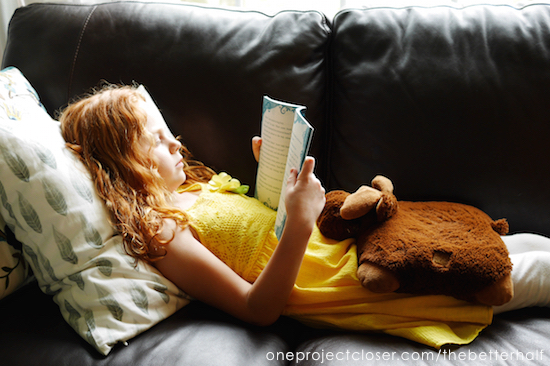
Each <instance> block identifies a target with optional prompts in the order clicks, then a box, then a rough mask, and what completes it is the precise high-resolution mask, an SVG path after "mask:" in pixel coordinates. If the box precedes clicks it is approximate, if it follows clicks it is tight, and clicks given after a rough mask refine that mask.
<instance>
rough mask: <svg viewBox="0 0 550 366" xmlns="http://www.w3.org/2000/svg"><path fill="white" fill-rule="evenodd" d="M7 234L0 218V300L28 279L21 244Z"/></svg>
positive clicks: (4, 224)
mask: <svg viewBox="0 0 550 366" xmlns="http://www.w3.org/2000/svg"><path fill="white" fill-rule="evenodd" d="M9 234H10V230H9V228H6V223H5V221H4V219H3V218H2V216H0V299H2V298H4V297H6V296H8V295H9V294H11V293H12V292H14V291H15V290H17V289H18V288H19V287H20V286H22V285H23V284H24V283H25V282H26V281H27V279H29V266H28V265H27V263H26V262H25V259H24V258H23V253H21V243H19V242H18V241H17V240H14V238H13V236H12V235H9Z"/></svg>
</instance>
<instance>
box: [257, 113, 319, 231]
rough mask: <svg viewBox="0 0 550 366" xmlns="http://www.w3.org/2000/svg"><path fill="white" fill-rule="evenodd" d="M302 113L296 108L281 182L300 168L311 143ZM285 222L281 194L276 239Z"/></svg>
mask: <svg viewBox="0 0 550 366" xmlns="http://www.w3.org/2000/svg"><path fill="white" fill-rule="evenodd" d="M304 113H305V110H304V109H300V110H297V111H296V113H295V119H294V128H293V130H292V137H291V140H290V145H289V149H288V159H287V163H286V167H285V174H284V176H283V184H286V182H287V180H288V176H289V174H290V170H291V169H292V168H296V169H298V172H300V171H301V170H302V166H303V165H304V161H305V159H306V156H307V153H308V151H309V147H310V145H311V140H312V138H313V127H312V126H311V125H310V124H309V122H308V121H307V120H306V119H305V116H304ZM262 149H263V146H262ZM281 189H282V190H283V193H284V185H283V186H281ZM285 223H286V207H285V195H284V194H281V195H280V198H279V204H278V209H277V218H276V220H275V234H276V235H277V238H278V239H280V238H281V235H282V233H283V229H284V226H285Z"/></svg>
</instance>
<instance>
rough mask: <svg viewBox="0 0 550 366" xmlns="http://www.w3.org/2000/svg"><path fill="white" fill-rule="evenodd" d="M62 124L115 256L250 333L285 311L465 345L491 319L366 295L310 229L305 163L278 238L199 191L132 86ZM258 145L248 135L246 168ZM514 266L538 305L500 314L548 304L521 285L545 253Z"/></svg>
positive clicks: (97, 96)
mask: <svg viewBox="0 0 550 366" xmlns="http://www.w3.org/2000/svg"><path fill="white" fill-rule="evenodd" d="M60 121H61V128H62V133H63V137H64V139H65V141H67V145H68V146H69V147H70V148H71V149H72V150H73V151H74V152H75V153H76V154H78V156H79V157H80V158H81V160H82V161H83V162H84V163H85V165H86V166H87V167H88V169H89V170H90V172H91V175H92V179H93V180H94V181H95V184H96V188H97V191H98V193H99V195H100V197H102V199H103V200H104V201H105V204H106V205H107V208H108V209H109V211H110V212H111V215H112V217H111V220H112V223H113V224H114V225H116V227H117V229H118V230H119V232H120V233H121V234H122V236H123V239H124V246H125V250H126V251H127V252H128V253H129V254H130V255H132V256H133V257H135V258H138V259H141V260H145V261H148V262H150V263H152V264H153V265H154V266H156V267H157V268H158V269H159V270H160V272H162V274H163V275H164V276H166V277H167V278H168V279H170V280H171V281H173V282H174V283H175V284H176V285H177V286H178V287H179V288H181V289H182V290H183V291H185V292H186V293H188V294H189V295H191V296H192V297H194V298H195V299H198V300H200V301H203V302H205V303H208V304H210V305H212V306H215V307H217V308H219V309H221V310H223V311H226V312H227V313H229V314H232V315H233V316H235V317H237V318H239V319H242V320H244V321H247V322H250V323H253V324H259V325H268V324H271V323H273V322H274V321H275V320H277V318H278V317H279V316H280V315H281V314H284V315H288V316H292V317H294V318H297V319H298V320H300V321H302V322H304V323H307V324H310V325H314V326H323V327H338V328H344V329H350V330H374V331H383V332H386V333H389V334H393V335H399V336H402V337H405V338H408V339H411V340H414V341H417V342H420V343H423V344H427V345H430V346H433V347H436V348H439V347H441V346H442V345H444V344H449V343H453V344H465V343H469V342H471V341H472V340H473V339H474V338H475V337H476V336H477V334H478V333H479V332H480V331H481V330H482V329H483V328H484V327H485V326H487V325H488V324H490V322H491V319H492V314H493V309H491V308H490V307H486V306H482V305H476V304H471V303H467V302H464V301H459V300H456V299H454V298H450V297H446V296H415V295H408V294H395V293H390V294H373V293H371V292H369V291H368V290H366V289H364V288H363V287H362V286H361V284H360V283H359V281H358V280H357V277H356V275H355V272H356V270H357V256H356V252H355V246H354V245H353V241H352V240H347V241H344V242H341V243H336V242H334V241H331V240H328V239H326V238H324V237H322V235H321V234H320V233H319V232H318V230H317V229H316V227H315V221H316V219H317V217H318V215H319V214H320V212H321V210H322V208H323V206H324V203H325V198H324V194H325V191H324V189H323V187H322V186H321V184H320V182H319V180H318V179H317V178H316V176H315V175H314V167H315V161H314V159H313V158H311V157H308V158H307V159H306V162H305V164H304V167H303V169H302V171H301V172H300V173H299V174H298V172H297V171H296V170H293V171H292V173H291V175H290V178H289V180H288V182H287V186H286V194H287V197H288V199H287V200H286V208H287V211H288V218H287V222H286V226H285V229H284V232H283V235H282V237H281V239H280V241H277V239H276V237H275V234H274V232H273V224H274V220H275V213H274V212H273V211H272V210H270V209H268V208H266V207H265V206H263V205H262V204H261V203H260V202H258V201H257V200H255V199H253V198H250V197H247V196H244V195H242V194H238V193H231V192H228V191H227V190H226V189H224V185H223V184H220V185H219V186H218V187H216V186H215V185H214V186H212V185H209V184H207V182H209V181H210V179H211V178H212V177H213V176H214V172H213V171H212V170H210V169H209V168H207V167H206V166H204V165H203V164H201V163H199V162H196V161H194V160H191V158H190V154H189V152H188V151H187V149H186V148H185V147H183V146H182V145H181V143H180V142H179V141H178V140H177V139H176V138H175V137H174V136H173V135H172V133H171V132H170V130H169V129H168V127H167V125H166V123H165V121H164V119H163V118H162V115H161V114H160V112H159V111H158V109H157V108H156V106H155V105H154V103H153V102H152V101H151V100H150V99H149V100H147V99H146V98H145V97H144V96H143V95H142V94H140V93H139V92H138V91H137V90H136V89H135V88H133V87H114V86H109V87H106V88H104V89H102V90H100V91H98V92H96V93H94V94H93V95H90V96H88V97H86V98H84V99H82V100H80V101H78V102H76V103H74V104H72V105H70V106H69V107H67V109H66V110H65V111H64V112H63V113H62V115H61V117H60ZM260 145H261V139H259V138H258V137H255V138H254V139H253V141H252V146H253V152H254V155H255V157H256V159H257V158H258V155H259V150H260ZM216 179H217V180H218V181H219V177H218V178H216ZM216 179H214V180H215V181H216ZM536 238H537V240H538V241H539V244H540V245H539V244H537V248H539V247H541V248H543V249H544V250H550V244H548V242H547V240H546V239H545V238H542V237H536ZM516 239H518V238H517V237H516ZM512 241H513V240H512ZM548 241H550V240H548ZM516 242H518V243H521V242H522V240H516ZM520 246H521V245H520V244H517V245H516V247H520ZM518 250H519V251H521V249H518ZM531 253H533V252H531ZM533 258H538V259H534V260H533ZM540 258H543V259H540ZM522 261H523V262H522ZM518 263H520V264H521V265H520V266H518ZM518 263H515V265H516V266H518V267H520V269H519V270H518V269H517V268H515V269H514V281H520V283H524V285H522V286H521V289H520V290H519V291H518V286H517V284H516V293H518V292H520V293H521V294H520V296H521V299H523V300H525V301H530V300H531V299H533V298H534V297H535V296H534V295H533V293H524V292H529V291H531V292H533V291H534V292H536V295H537V296H539V297H540V298H537V299H536V302H533V301H531V302H524V303H521V302H520V303H519V304H517V303H516V304H511V305H509V304H507V305H505V306H507V308H502V310H506V309H510V308H514V307H518V306H529V305H547V304H548V302H549V301H550V300H549V297H550V291H548V290H546V291H543V290H544V289H546V288H548V286H546V287H544V286H542V285H540V284H538V283H537V282H536V281H530V282H529V281H525V279H524V277H525V274H526V273H533V274H534V276H535V278H541V277H540V276H541V275H542V273H541V272H542V271H544V270H545V268H546V267H547V266H544V265H543V263H550V253H545V254H544V256H541V255H531V256H530V257H529V259H528V260H526V259H525V257H521V258H518ZM525 268H529V270H528V271H527V270H525ZM522 272H523V277H522V276H519V275H518V276H519V277H518V278H516V277H517V276H516V273H519V274H520V275H521V274H522ZM537 276H538V277H537ZM546 278H550V277H549V276H546ZM531 285H532V286H531Z"/></svg>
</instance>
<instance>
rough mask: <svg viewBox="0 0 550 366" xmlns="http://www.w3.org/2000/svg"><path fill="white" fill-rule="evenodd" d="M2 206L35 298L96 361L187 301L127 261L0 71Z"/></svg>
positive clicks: (79, 172)
mask: <svg viewBox="0 0 550 366" xmlns="http://www.w3.org/2000/svg"><path fill="white" fill-rule="evenodd" d="M0 202H1V206H0V214H1V215H2V216H3V217H4V220H5V221H6V224H7V226H8V227H9V228H10V229H11V230H12V231H13V232H14V233H15V236H16V237H17V239H18V240H19V241H20V242H21V243H22V248H23V254H24V256H25V258H26V260H27V262H28V263H29V265H30V266H31V268H32V270H33V272H34V274H35V276H36V278H37V280H38V284H39V286H40V288H41V289H42V291H44V292H45V293H47V294H51V295H53V296H54V300H55V302H56V303H57V304H58V305H59V308H60V310H61V312H62V314H63V317H64V318H65V320H66V321H67V322H68V323H69V324H70V325H71V326H72V327H73V328H74V329H75V330H76V331H77V332H78V333H79V334H80V335H81V336H82V337H83V338H84V339H86V340H87V341H88V342H89V343H90V344H92V345H93V346H94V347H96V348H97V349H98V350H99V351H100V352H101V353H102V354H108V353H109V352H110V350H111V349H112V347H113V346H114V345H115V344H116V343H117V342H121V341H122V342H124V341H127V340H129V339H131V338H132V337H134V336H135V335H137V334H139V333H140V332H142V331H144V330H145V329H148V328H150V327H151V326H153V325H154V324H156V323H157V322H159V321H160V320H162V319H164V318H166V317H168V316H169V315H171V314H172V313H174V312H175V311H176V310H177V309H179V308H181V307H182V306H184V305H185V304H187V303H188V302H189V300H188V298H187V297H186V295H185V294H183V293H182V292H181V291H180V290H179V289H178V288H177V287H176V286H175V285H174V284H172V283H171V282H170V281H168V280H167V279H165V278H164V277H163V276H161V275H160V273H159V272H158V271H157V270H156V269H155V268H153V267H152V266H150V265H147V264H145V263H142V262H139V263H137V265H135V261H134V260H133V259H132V258H131V257H130V256H128V255H127V254H126V253H124V250H123V248H122V244H121V243H122V241H121V237H120V236H119V235H117V233H116V232H115V231H114V230H113V228H112V227H111V225H110V224H109V222H108V219H107V217H108V216H107V212H106V210H105V207H104V205H103V204H102V202H100V200H99V198H98V197H97V196H96V193H95V190H94V187H93V184H92V182H91V180H90V178H89V176H88V173H87V171H86V169H85V167H84V166H83V165H82V164H81V163H80V161H78V159H77V158H76V157H75V156H74V155H73V154H72V153H71V152H70V151H69V150H68V149H67V148H66V147H65V142H64V141H63V138H62V136H61V133H60V129H59V122H57V121H54V120H53V119H51V118H50V117H49V115H48V114H47V113H46V112H45V110H44V109H43V108H42V106H41V104H40V102H39V99H38V96H37V95H36V92H35V91H34V89H32V87H31V86H30V85H29V83H28V82H27V81H26V80H25V78H24V77H23V75H21V73H20V72H19V71H18V70H17V69H14V68H10V69H5V70H3V71H1V72H0Z"/></svg>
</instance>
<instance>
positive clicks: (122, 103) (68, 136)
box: [59, 85, 214, 262]
mask: <svg viewBox="0 0 550 366" xmlns="http://www.w3.org/2000/svg"><path fill="white" fill-rule="evenodd" d="M140 101H145V98H144V97H143V96H142V95H141V94H140V93H139V92H138V91H137V90H136V88H135V87H133V86H118V85H105V86H103V87H102V88H100V89H96V90H94V91H93V92H92V93H90V94H88V95H86V96H84V97H83V98H81V99H80V100H78V101H75V102H74V103H71V104H69V106H68V107H67V108H65V110H63V111H62V113H61V114H60V116H59V121H60V122H61V133H62V135H63V138H64V139H65V141H66V143H67V146H68V148H69V149H71V150H72V151H73V152H74V153H75V154H76V155H77V156H78V157H79V158H80V160H81V161H82V162H83V163H84V165H85V166H86V167H87V168H88V170H89V171H90V174H91V177H92V180H93V181H94V183H95V187H96V190H97V193H98V194H99V196H100V197H101V199H102V200H103V201H104V202H105V204H106V206H107V208H108V210H109V212H110V214H111V217H110V220H111V223H112V224H113V225H114V226H115V227H116V229H117V230H118V232H120V233H121V234H122V238H123V242H124V249H125V250H126V252H127V253H128V254H129V255H131V256H132V257H134V258H137V259H142V260H145V261H147V262H152V261H155V260H158V259H160V258H162V257H163V256H164V254H165V251H164V252H161V254H157V253H158V250H153V249H152V245H151V244H152V241H153V240H155V242H154V244H160V245H164V244H167V243H169V242H170V241H171V240H172V239H173V237H174V235H175V232H173V234H172V238H170V239H168V240H165V241H160V240H159V239H158V237H157V235H158V234H159V233H161V232H162V231H163V229H164V223H165V220H166V219H172V220H174V221H175V222H176V224H177V226H178V227H180V228H182V229H184V228H186V227H187V225H188V224H189V218H188V216H187V214H186V213H185V212H183V211H182V210H180V209H178V208H176V207H175V206H174V205H173V204H172V203H171V202H172V200H171V197H172V192H170V191H169V190H168V189H167V188H166V185H165V183H164V180H163V179H162V177H161V176H160V175H159V173H158V171H157V169H156V166H157V164H156V162H155V159H154V156H153V154H152V153H151V151H149V152H147V151H145V149H143V147H142V145H141V141H143V138H144V136H149V134H147V133H146V128H145V125H146V123H147V114H146V112H145V110H144V109H143V108H142V107H141V106H140V105H139V103H140ZM180 152H181V154H182V156H183V161H184V168H183V169H184V172H185V174H186V176H187V180H186V184H187V183H195V182H207V181H208V180H210V178H211V177H212V176H213V175H214V171H213V170H211V169H210V168H208V167H206V166H205V165H204V164H202V163H201V162H199V161H196V160H193V158H192V155H191V154H190V152H189V150H188V149H187V148H186V147H185V146H183V145H182V147H181V151H180ZM154 247H155V248H158V246H157V245H155V246H154Z"/></svg>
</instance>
